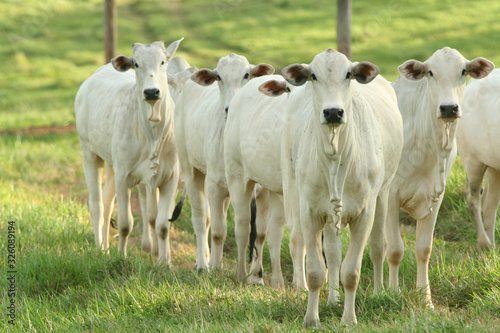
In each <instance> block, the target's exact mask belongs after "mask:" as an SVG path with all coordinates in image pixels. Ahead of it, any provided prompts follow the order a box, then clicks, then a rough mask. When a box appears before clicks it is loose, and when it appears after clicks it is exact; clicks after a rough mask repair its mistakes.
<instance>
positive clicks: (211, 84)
mask: <svg viewBox="0 0 500 333" xmlns="http://www.w3.org/2000/svg"><path fill="white" fill-rule="evenodd" d="M273 71H274V68H272V67H271V66H269V65H266V64H260V65H257V66H254V65H250V63H249V62H248V60H247V59H246V58H245V57H243V56H239V55H236V54H234V53H233V54H230V55H228V56H226V57H222V58H221V59H220V60H219V62H218V64H217V67H216V68H215V69H214V70H210V69H200V70H198V71H197V72H195V73H194V74H193V75H192V76H191V80H188V81H187V82H186V83H185V85H184V88H183V91H182V93H181V94H180V96H179V98H178V100H177V101H176V108H175V137H176V142H177V147H178V152H179V159H180V165H181V169H182V173H183V176H184V181H185V185H186V190H187V193H188V197H189V199H190V202H191V209H192V219H191V221H192V223H193V227H194V230H195V233H196V239H197V255H196V267H197V269H199V270H204V269H208V268H209V267H210V268H212V267H221V266H222V256H223V245H224V241H225V239H226V233H227V231H226V230H227V225H226V215H227V209H228V206H229V192H228V189H227V184H226V177H225V173H224V159H223V152H224V142H223V134H224V126H225V118H226V110H227V107H228V106H229V103H230V102H231V100H232V98H233V96H234V95H235V94H236V93H237V92H238V91H239V90H240V89H241V87H242V86H244V85H245V84H246V83H247V82H248V81H249V80H250V79H252V78H253V77H255V76H259V75H265V74H269V73H272V72H273ZM207 203H208V205H207ZM249 207H250V206H249ZM210 224H211V225H210ZM209 227H211V236H212V242H211V254H210V252H209V246H208V231H209ZM247 238H248V234H247Z"/></svg>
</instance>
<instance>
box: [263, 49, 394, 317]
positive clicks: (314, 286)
mask: <svg viewBox="0 0 500 333" xmlns="http://www.w3.org/2000/svg"><path fill="white" fill-rule="evenodd" d="M378 73H379V70H378V68H377V67H376V66H375V65H373V64H371V63H369V62H359V63H358V62H355V63H352V62H350V61H349V60H348V59H347V58H346V57H345V56H344V55H343V54H341V53H339V52H336V51H334V50H332V49H328V50H326V51H324V52H323V53H320V54H318V55H317V56H316V57H315V58H314V59H313V61H312V62H311V63H310V64H308V65H303V64H294V65H290V66H287V67H286V68H284V69H283V71H282V74H283V76H284V78H285V79H286V80H287V81H288V82H289V83H291V84H292V85H297V86H300V87H297V88H295V89H293V90H292V91H291V92H290V97H289V100H288V104H287V117H286V122H285V125H284V131H283V136H282V143H281V148H282V154H281V158H282V161H283V163H282V165H283V166H284V168H283V173H282V174H283V192H284V193H286V196H285V204H286V206H288V207H290V209H286V211H287V213H291V214H292V216H293V218H294V221H296V222H298V223H299V225H300V227H301V230H302V234H303V237H304V242H305V244H306V252H307V261H306V270H307V285H308V287H309V297H308V305H307V312H306V314H305V317H304V326H306V327H307V326H316V325H317V324H318V321H319V316H318V302H319V294H320V290H321V287H322V286H323V283H324V280H325V271H326V269H325V263H324V261H323V256H322V251H321V250H322V246H321V235H322V232H324V235H325V238H324V248H325V255H326V259H327V262H328V268H329V270H334V271H335V274H333V275H332V274H330V284H331V285H334V286H335V287H338V266H340V260H341V250H342V247H341V243H340V239H339V237H338V232H339V231H340V230H341V229H342V228H344V227H346V226H347V225H349V229H350V232H351V241H350V244H349V248H348V250H347V253H346V256H345V259H344V261H343V262H342V266H341V271H340V274H341V281H342V284H343V286H344V290H345V304H344V312H343V315H342V321H343V322H345V323H347V324H351V323H356V321H357V319H356V314H355V310H354V300H355V296H356V288H357V285H358V281H359V276H360V270H361V259H362V254H363V249H364V247H365V245H366V242H367V240H368V237H369V236H370V232H371V236H370V248H371V250H370V256H371V259H372V261H373V263H374V269H375V278H376V280H375V291H378V290H379V289H380V287H381V286H382V268H383V260H384V255H385V253H384V250H385V239H384V222H385V215H386V210H387V198H388V194H389V188H390V183H391V180H392V178H393V177H394V174H395V172H396V168H397V165H398V162H399V158H400V155H401V150H402V146H403V144H402V139H403V124H402V119H401V115H400V113H399V111H398V108H397V102H396V96H395V94H394V91H393V89H392V88H391V86H390V84H389V82H387V81H386V80H385V79H384V78H382V77H381V76H377V75H378ZM260 89H261V91H263V92H264V93H266V94H269V95H279V94H280V93H282V92H285V91H287V90H289V88H288V87H287V84H285V83H284V82H279V81H274V82H273V81H271V82H267V83H264V85H263V86H261V88H260ZM288 218H289V215H287V219H288ZM372 227H373V231H372ZM294 228H295V227H294ZM335 275H337V277H336V276H335ZM331 296H333V297H329V300H330V301H332V302H336V296H337V295H336V294H333V295H331Z"/></svg>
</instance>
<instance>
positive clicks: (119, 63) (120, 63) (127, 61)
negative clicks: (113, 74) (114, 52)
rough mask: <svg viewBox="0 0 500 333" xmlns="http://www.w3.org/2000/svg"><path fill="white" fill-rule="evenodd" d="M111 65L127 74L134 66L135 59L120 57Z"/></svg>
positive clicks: (112, 60)
mask: <svg viewBox="0 0 500 333" xmlns="http://www.w3.org/2000/svg"><path fill="white" fill-rule="evenodd" d="M111 64H112V65H113V67H114V68H115V69H116V70H117V71H119V72H126V71H128V70H129V69H130V68H132V66H134V59H132V58H129V57H127V56H124V55H119V56H116V57H114V58H113V59H111Z"/></svg>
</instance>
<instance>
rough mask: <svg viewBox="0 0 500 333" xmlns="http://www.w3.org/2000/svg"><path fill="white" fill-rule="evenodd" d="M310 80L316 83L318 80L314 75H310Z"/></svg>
mask: <svg viewBox="0 0 500 333" xmlns="http://www.w3.org/2000/svg"><path fill="white" fill-rule="evenodd" d="M311 80H313V81H317V80H318V78H317V77H316V74H314V73H313V74H311Z"/></svg>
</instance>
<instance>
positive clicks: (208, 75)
mask: <svg viewBox="0 0 500 333" xmlns="http://www.w3.org/2000/svg"><path fill="white" fill-rule="evenodd" d="M216 78H217V73H216V72H215V71H214V70H211V69H207V68H202V69H199V70H197V71H196V72H195V73H194V74H193V75H191V80H193V81H194V82H196V83H198V84H199V85H201V86H209V85H211V84H212V83H214V82H215V79H216Z"/></svg>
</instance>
